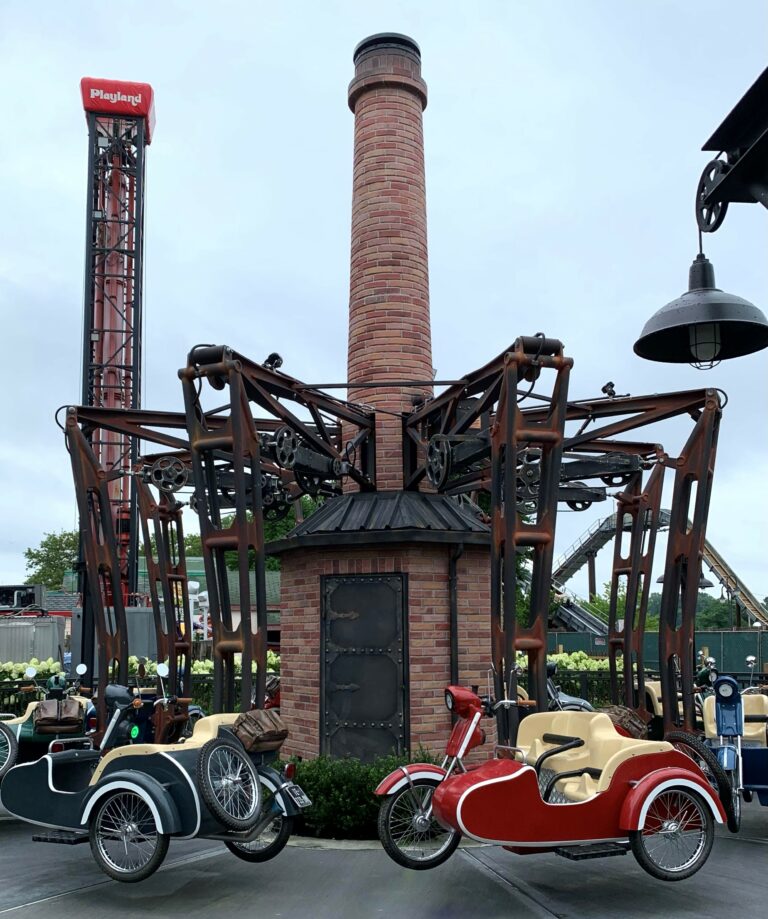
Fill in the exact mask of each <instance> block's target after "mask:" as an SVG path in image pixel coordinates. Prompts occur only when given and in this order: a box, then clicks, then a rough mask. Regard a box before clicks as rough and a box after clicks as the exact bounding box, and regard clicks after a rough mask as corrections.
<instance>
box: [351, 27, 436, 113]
mask: <svg viewBox="0 0 768 919" xmlns="http://www.w3.org/2000/svg"><path fill="white" fill-rule="evenodd" d="M352 60H353V61H354V64H355V78H354V80H352V82H351V83H350V84H349V107H350V108H351V109H352V111H353V112H354V111H355V105H356V103H357V100H358V98H359V97H360V94H361V93H362V92H365V90H366V89H372V88H374V87H392V88H398V87H399V88H402V89H410V90H411V91H412V92H414V93H415V94H416V95H417V96H418V97H419V98H420V100H421V107H422V109H425V108H426V107H427V84H426V83H425V82H424V80H422V79H421V50H420V49H419V46H418V45H417V44H416V42H415V41H414V40H413V39H412V38H409V37H408V36H407V35H400V34H398V33H397V32H380V33H379V34H378V35H370V36H369V37H368V38H364V39H363V40H362V41H361V42H360V44H359V45H358V46H357V47H356V48H355V53H354V54H353V55H352Z"/></svg>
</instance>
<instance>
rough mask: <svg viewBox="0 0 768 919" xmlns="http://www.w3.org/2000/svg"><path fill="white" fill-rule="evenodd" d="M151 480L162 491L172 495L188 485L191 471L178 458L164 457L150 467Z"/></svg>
mask: <svg viewBox="0 0 768 919" xmlns="http://www.w3.org/2000/svg"><path fill="white" fill-rule="evenodd" d="M149 478H150V481H151V482H152V484H153V485H155V486H156V487H157V488H159V489H160V491H162V492H165V493H166V494H172V493H173V492H176V491H179V490H180V489H182V488H183V487H184V486H185V485H186V484H187V482H188V481H189V469H187V467H186V466H185V465H184V463H182V461H181V460H180V459H178V457H175V456H162V457H160V459H157V460H155V462H154V463H152V465H151V466H150V468H149Z"/></svg>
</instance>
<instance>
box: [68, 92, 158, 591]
mask: <svg viewBox="0 0 768 919" xmlns="http://www.w3.org/2000/svg"><path fill="white" fill-rule="evenodd" d="M80 89H81V92H82V97H83V107H84V109H85V113H86V120H87V122H88V204H87V207H88V214H87V224H86V256H85V310H84V322H83V390H82V403H83V405H88V406H94V407H97V408H104V409H108V410H110V411H114V410H115V409H118V410H119V409H137V408H139V407H140V404H141V352H142V348H141V333H142V319H143V317H142V280H143V250H144V175H145V163H146V157H145V153H146V147H147V145H148V144H149V143H150V142H151V140H152V131H153V129H154V94H153V91H152V87H151V86H150V85H149V84H147V83H127V82H123V81H119V80H97V79H93V78H91V77H84V78H83V79H82V80H81V82H80ZM91 445H92V447H93V450H94V454H95V456H96V458H97V460H98V461H99V464H100V465H101V467H102V468H103V469H104V470H106V472H107V474H108V476H109V477H110V481H109V487H108V490H109V500H110V505H111V511H112V519H113V522H114V524H115V532H116V533H117V535H118V552H119V562H120V580H121V584H122V590H123V599H124V600H125V601H127V600H128V597H129V595H130V594H131V593H134V592H135V590H136V566H137V545H138V525H137V512H136V498H135V495H133V494H132V489H131V485H130V481H131V480H130V477H129V472H130V470H131V467H132V466H133V464H134V463H135V461H136V458H137V457H136V455H135V451H136V447H135V444H134V445H133V446H132V445H131V442H130V440H129V438H127V437H126V436H125V435H123V434H118V433H115V432H112V431H108V430H106V429H103V428H102V429H99V432H98V434H97V435H95V436H94V437H93V439H92V441H91Z"/></svg>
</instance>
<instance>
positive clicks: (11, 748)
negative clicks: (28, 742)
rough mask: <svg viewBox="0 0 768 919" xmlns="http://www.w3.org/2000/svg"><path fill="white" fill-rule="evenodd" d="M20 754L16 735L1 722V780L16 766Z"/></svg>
mask: <svg viewBox="0 0 768 919" xmlns="http://www.w3.org/2000/svg"><path fill="white" fill-rule="evenodd" d="M18 753H19V744H18V741H17V740H16V735H15V734H14V733H13V731H12V730H11V729H10V728H9V727H7V726H6V725H4V724H3V722H2V721H0V779H2V777H3V776H4V775H5V773H6V772H8V770H9V769H10V768H11V767H12V766H13V765H14V764H15V762H16V757H17V756H18Z"/></svg>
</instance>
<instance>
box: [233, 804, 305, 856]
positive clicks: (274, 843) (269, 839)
mask: <svg viewBox="0 0 768 919" xmlns="http://www.w3.org/2000/svg"><path fill="white" fill-rule="evenodd" d="M274 800H275V796H274V794H273V793H271V792H270V793H269V794H267V795H263V800H262V804H261V814H260V817H259V819H261V816H263V815H265V814H266V813H267V812H268V811H269V810H270V809H271V808H272V807H273V806H274ZM293 824H294V818H293V817H287V816H286V815H285V814H283V813H279V814H275V816H274V817H273V818H272V820H271V821H270V822H269V823H268V824H267V826H266V827H264V829H263V831H262V832H261V833H259V835H258V836H257V837H256V839H254V840H252V841H251V842H225V843H224V845H225V846H226V847H227V848H228V849H229V851H230V852H231V853H232V854H233V855H236V856H237V858H241V859H242V860H243V861H244V862H268V861H269V860H270V859H271V858H274V857H275V856H276V855H279V854H280V853H281V852H282V851H283V849H284V848H285V846H286V843H287V842H288V840H289V839H290V838H291V834H292V833H293Z"/></svg>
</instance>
